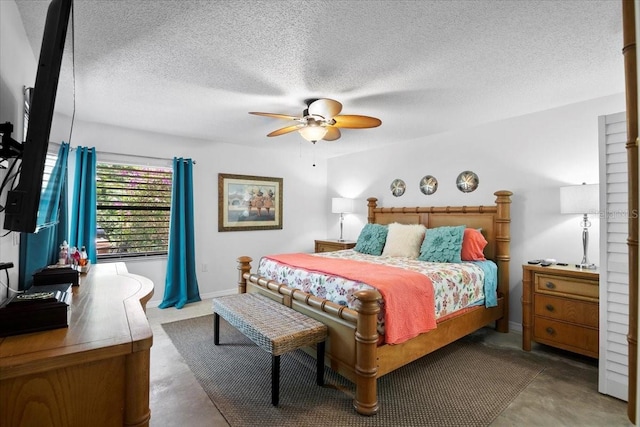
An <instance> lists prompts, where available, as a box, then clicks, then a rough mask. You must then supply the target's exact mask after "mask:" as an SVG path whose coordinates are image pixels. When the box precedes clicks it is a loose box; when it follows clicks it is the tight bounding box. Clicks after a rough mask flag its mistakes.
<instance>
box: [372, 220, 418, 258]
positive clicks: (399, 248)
mask: <svg viewBox="0 0 640 427" xmlns="http://www.w3.org/2000/svg"><path fill="white" fill-rule="evenodd" d="M426 230H427V228H426V227H425V226H424V225H422V224H398V223H397V222H394V223H392V224H389V232H388V233H387V241H386V243H385V244H384V249H383V251H382V256H401V257H407V258H418V255H420V245H422V241H423V240H424V234H425V232H426Z"/></svg>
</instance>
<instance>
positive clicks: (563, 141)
mask: <svg viewBox="0 0 640 427" xmlns="http://www.w3.org/2000/svg"><path fill="white" fill-rule="evenodd" d="M624 109H625V101H624V94H619V95H614V96H609V97H605V98H600V99H594V100H590V101H586V102H582V103H578V104H573V105H569V106H565V107H561V108H556V109H553V110H547V111H543V112H539V113H536V114H529V115H526V116H521V117H515V118H511V119H507V120H502V121H499V122H494V123H489V124H486V125H482V126H477V127H474V128H471V129H463V130H460V131H456V132H449V133H446V134H441V135H435V136H432V137H428V138H424V139H422V140H418V141H414V142H410V143H405V144H401V145H397V146H394V147H392V148H383V149H379V150H375V151H370V152H366V153H359V154H355V155H349V156H343V157H339V158H334V159H330V160H329V161H328V166H327V169H328V175H327V176H328V181H327V182H328V184H327V185H328V190H327V191H328V193H329V194H333V193H341V192H346V193H348V194H343V195H345V196H351V197H357V198H359V199H360V203H359V205H360V206H361V211H360V212H358V213H356V214H352V215H348V216H347V217H346V219H345V236H346V237H347V238H351V239H355V238H357V236H358V233H359V231H360V229H361V228H362V226H363V225H364V224H365V223H366V220H367V218H366V201H365V199H366V198H367V197H377V198H378V200H379V201H378V204H379V205H381V206H443V205H482V204H493V203H494V201H495V196H494V195H493V193H494V192H495V191H497V190H510V191H512V192H513V193H514V195H513V198H512V201H513V203H512V205H511V263H510V279H511V280H510V289H511V294H510V315H509V317H510V321H511V322H512V325H513V326H514V327H515V328H519V327H520V324H521V319H522V306H521V302H520V298H521V296H522V264H523V263H526V262H527V260H531V259H537V258H555V259H557V260H558V261H564V262H567V263H576V262H580V261H581V259H582V240H581V228H580V222H581V218H580V217H579V216H575V217H574V216H567V215H561V214H560V202H559V187H560V186H563V185H571V184H581V183H582V182H587V183H589V184H591V183H597V182H598V116H600V115H604V114H610V113H616V112H620V111H623V110H624ZM383 126H384V120H383ZM464 170H472V171H474V172H475V173H476V174H478V176H479V179H480V184H479V186H478V189H477V190H476V191H475V192H472V193H466V194H465V193H461V192H460V191H458V189H457V188H456V186H455V180H456V177H457V175H458V174H459V173H460V172H462V171H464ZM425 175H433V176H435V177H436V178H437V179H438V182H439V186H438V190H437V191H436V193H435V194H433V195H430V196H425V195H423V194H422V193H421V192H420V189H419V186H418V183H419V181H420V179H421V178H422V177H423V176H425ZM395 178H401V179H403V180H404V181H405V183H406V184H407V190H406V192H405V194H404V195H403V196H401V197H397V198H396V197H394V196H392V195H391V192H390V191H389V185H390V183H391V181H393V179H395ZM329 218H330V222H329V226H330V228H331V231H332V233H333V234H335V232H336V231H335V230H337V220H335V221H334V220H333V217H329ZM590 219H591V222H592V227H591V229H590V246H589V253H588V256H589V260H590V261H591V262H598V259H599V250H598V237H599V234H598V232H599V220H598V218H594V217H593V216H592V217H591V218H590Z"/></svg>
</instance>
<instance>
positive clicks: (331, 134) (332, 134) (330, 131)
mask: <svg viewBox="0 0 640 427" xmlns="http://www.w3.org/2000/svg"><path fill="white" fill-rule="evenodd" d="M340 136H341V134H340V129H338V128H336V127H333V126H327V134H326V135H325V136H324V137H323V138H322V139H324V140H325V141H335V140H336V139H338V138H340Z"/></svg>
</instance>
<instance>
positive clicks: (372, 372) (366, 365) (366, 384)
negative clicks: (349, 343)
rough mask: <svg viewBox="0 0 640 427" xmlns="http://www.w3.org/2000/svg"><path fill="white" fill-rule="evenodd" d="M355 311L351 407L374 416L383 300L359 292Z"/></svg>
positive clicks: (375, 293) (374, 293)
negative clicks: (353, 374) (379, 326)
mask: <svg viewBox="0 0 640 427" xmlns="http://www.w3.org/2000/svg"><path fill="white" fill-rule="evenodd" d="M354 296H355V297H356V304H355V309H356V311H357V312H358V314H359V315H358V323H357V324H356V366H355V373H356V397H355V399H354V401H353V406H354V408H355V409H356V411H357V412H358V413H359V414H362V415H375V414H376V413H377V412H378V389H377V383H376V381H377V376H378V358H377V348H378V329H377V323H378V313H379V312H380V300H381V299H382V296H381V295H380V293H379V292H378V291H376V290H373V289H368V290H363V291H358V292H356V293H355V294H354Z"/></svg>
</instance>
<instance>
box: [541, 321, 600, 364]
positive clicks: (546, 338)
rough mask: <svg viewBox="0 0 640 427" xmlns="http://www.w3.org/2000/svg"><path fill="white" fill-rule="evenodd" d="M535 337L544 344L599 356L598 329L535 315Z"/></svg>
mask: <svg viewBox="0 0 640 427" xmlns="http://www.w3.org/2000/svg"><path fill="white" fill-rule="evenodd" d="M533 337H534V339H535V340H536V341H537V342H540V343H543V344H548V345H552V346H555V347H560V348H563V349H565V350H569V351H574V352H577V353H581V354H584V355H587V356H591V357H598V329H592V328H587V327H584V326H577V325H572V324H569V323H564V322H560V321H555V320H550V319H546V318H544V317H538V316H535V320H534V328H533Z"/></svg>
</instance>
